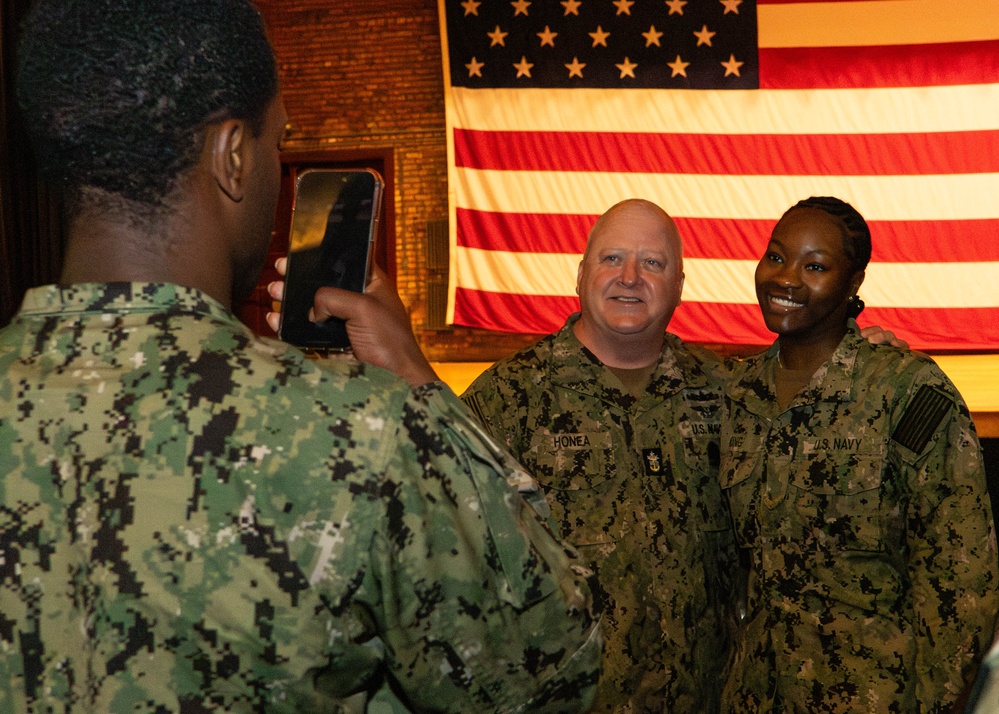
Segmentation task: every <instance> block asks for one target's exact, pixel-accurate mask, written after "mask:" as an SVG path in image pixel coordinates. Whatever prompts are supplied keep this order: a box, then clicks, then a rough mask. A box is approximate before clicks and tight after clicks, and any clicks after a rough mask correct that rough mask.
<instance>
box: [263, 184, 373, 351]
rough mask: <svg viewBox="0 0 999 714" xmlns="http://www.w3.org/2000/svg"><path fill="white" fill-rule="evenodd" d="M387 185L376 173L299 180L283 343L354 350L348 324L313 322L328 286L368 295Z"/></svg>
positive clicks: (282, 314)
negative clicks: (314, 309)
mask: <svg viewBox="0 0 999 714" xmlns="http://www.w3.org/2000/svg"><path fill="white" fill-rule="evenodd" d="M382 186H383V182H382V179H381V177H380V176H379V175H378V173H377V172H375V171H372V170H370V169H355V170H350V169H348V170H334V169H309V170H306V171H303V172H302V173H301V174H300V175H299V177H298V180H297V181H296V186H295V202H294V207H293V209H292V218H291V234H290V236H289V246H288V269H287V271H286V273H285V285H284V301H283V303H282V305H281V328H280V334H281V339H282V340H284V341H285V342H288V343H291V344H293V345H297V346H299V347H311V348H322V349H332V350H346V349H349V348H350V340H349V339H348V337H347V329H346V326H345V325H344V322H343V320H340V319H337V318H331V319H329V320H327V321H325V322H320V323H314V322H310V321H309V308H311V307H312V303H313V299H314V297H315V294H316V290H318V289H319V288H320V287H323V286H333V287H338V288H345V289H347V290H353V291H355V292H364V288H365V286H366V285H367V283H368V278H369V276H370V274H371V263H372V256H373V253H374V241H375V236H376V235H377V230H378V218H379V214H380V212H381V199H382Z"/></svg>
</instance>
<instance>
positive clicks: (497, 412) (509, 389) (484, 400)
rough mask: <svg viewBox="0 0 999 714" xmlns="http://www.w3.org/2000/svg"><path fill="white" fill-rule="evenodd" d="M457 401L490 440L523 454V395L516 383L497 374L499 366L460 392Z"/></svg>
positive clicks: (486, 372) (525, 397)
mask: <svg viewBox="0 0 999 714" xmlns="http://www.w3.org/2000/svg"><path fill="white" fill-rule="evenodd" d="M461 401H463V402H464V403H465V406H466V407H467V408H468V410H469V411H470V412H471V413H472V415H473V416H474V417H475V418H476V419H477V420H478V421H479V423H481V424H482V426H484V427H485V428H486V430H487V431H488V432H489V433H490V435H492V437H493V438H494V439H496V440H497V441H499V442H500V443H501V444H503V445H504V446H506V448H508V449H509V450H510V451H511V452H512V453H514V454H522V453H524V451H525V450H526V448H527V443H526V436H525V434H526V431H527V427H526V423H525V421H524V420H525V419H526V401H527V396H526V394H524V392H523V389H522V388H521V386H520V385H519V384H518V383H517V380H515V379H510V378H508V377H505V376H504V375H503V374H502V373H501V366H500V365H494V366H492V367H490V368H489V369H487V370H486V371H485V372H483V373H482V374H480V375H479V376H478V377H477V378H476V379H475V381H474V382H472V384H471V385H469V387H468V388H467V389H466V390H465V391H464V392H463V393H462V395H461Z"/></svg>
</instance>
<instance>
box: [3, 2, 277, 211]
mask: <svg viewBox="0 0 999 714" xmlns="http://www.w3.org/2000/svg"><path fill="white" fill-rule="evenodd" d="M277 90H278V80H277V67H276V63H275V60H274V54H273V51H272V49H271V45H270V42H269V41H268V39H267V35H266V31H265V28H264V23H263V19H262V18H261V16H260V13H259V11H258V10H257V9H256V8H255V7H254V6H253V5H252V3H251V2H249V1H248V0H37V1H36V2H35V4H34V6H33V7H32V9H31V11H30V12H29V14H28V16H27V18H26V19H25V22H24V24H23V25H22V27H21V34H20V38H19V45H18V75H17V85H16V91H17V98H18V102H19V104H20V107H21V110H22V113H23V118H24V122H25V124H26V126H27V127H28V132H29V135H30V137H31V141H32V144H33V148H34V150H35V152H36V154H37V157H38V160H39V163H40V168H41V169H42V170H43V171H44V172H45V173H46V174H48V175H49V176H50V178H51V179H52V180H53V181H55V182H56V184H57V186H58V187H59V188H61V189H63V191H64V195H65V199H66V200H67V202H68V204H69V205H68V210H69V211H70V213H72V212H74V210H75V205H76V204H77V203H78V202H79V200H80V199H81V197H82V193H83V190H84V189H86V188H96V189H100V190H101V191H103V192H105V193H106V194H111V195H113V196H117V197H121V198H124V199H127V200H128V201H130V202H138V203H139V204H145V205H147V206H152V207H156V208H158V207H161V206H163V205H164V202H165V199H166V198H167V197H168V196H169V194H170V192H171V190H172V189H173V187H174V185H175V182H176V180H177V178H178V177H179V176H180V175H181V174H182V173H183V172H184V171H186V170H187V169H189V168H191V167H192V166H193V165H194V164H195V163H196V162H197V160H198V155H199V153H200V150H201V142H202V141H203V139H202V138H200V137H203V134H202V132H201V130H202V129H203V128H204V127H205V126H206V125H208V124H210V123H212V122H214V121H221V120H224V119H241V120H244V121H246V122H247V123H248V125H249V127H250V129H251V131H253V132H255V133H259V132H260V130H261V127H262V125H263V121H264V117H265V115H266V112H267V108H268V106H269V105H270V103H271V101H272V100H273V98H274V97H275V95H276V94H277Z"/></svg>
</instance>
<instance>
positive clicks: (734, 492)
mask: <svg viewBox="0 0 999 714" xmlns="http://www.w3.org/2000/svg"><path fill="white" fill-rule="evenodd" d="M754 442H755V443H750V444H740V447H741V448H736V449H728V450H726V451H723V452H722V454H721V465H720V466H719V472H718V482H719V484H720V485H721V489H722V491H723V492H724V494H725V498H726V500H727V501H728V505H729V509H730V511H731V514H732V525H733V526H734V528H735V533H736V540H737V541H738V542H739V544H740V545H742V546H749V545H752V544H753V543H754V542H755V541H756V540H757V538H758V537H759V524H758V522H757V517H756V514H757V510H758V509H759V506H760V504H759V494H760V483H759V474H760V473H762V470H763V463H764V454H763V444H762V442H761V441H759V440H754Z"/></svg>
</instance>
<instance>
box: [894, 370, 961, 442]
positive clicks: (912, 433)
mask: <svg viewBox="0 0 999 714" xmlns="http://www.w3.org/2000/svg"><path fill="white" fill-rule="evenodd" d="M952 405H953V402H952V400H951V398H950V395H949V394H947V393H946V392H944V391H942V390H940V389H936V388H935V387H931V386H929V385H926V384H924V385H923V386H921V387H920V388H919V391H918V392H916V396H915V397H914V398H913V400H912V401H911V402H909V406H908V407H906V409H905V414H904V415H903V416H902V421H900V422H899V423H898V426H896V427H895V431H894V432H892V435H891V438H892V440H893V441H895V442H896V443H898V444H900V445H901V446H904V447H905V448H906V449H908V450H909V451H912V452H914V453H917V454H918V453H921V452H922V451H923V449H925V448H926V445H927V444H928V443H929V442H930V439H931V438H933V434H935V433H936V431H937V429H938V428H940V422H942V421H943V418H944V417H945V416H946V415H947V412H949V411H950V408H951V406H952Z"/></svg>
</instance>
